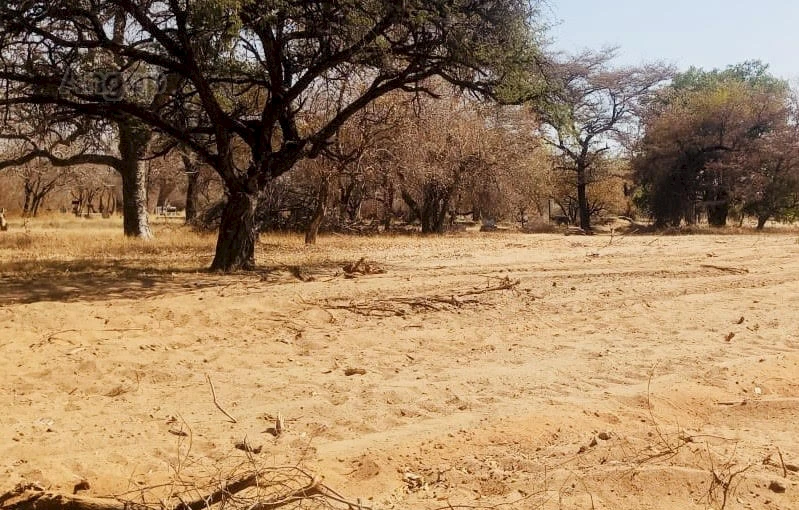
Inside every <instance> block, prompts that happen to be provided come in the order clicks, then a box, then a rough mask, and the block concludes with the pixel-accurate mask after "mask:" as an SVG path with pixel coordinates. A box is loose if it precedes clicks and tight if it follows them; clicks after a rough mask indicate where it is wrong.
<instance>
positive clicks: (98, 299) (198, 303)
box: [0, 219, 799, 509]
mask: <svg viewBox="0 0 799 510" xmlns="http://www.w3.org/2000/svg"><path fill="white" fill-rule="evenodd" d="M156 230H157V234H158V240H156V241H155V242H152V243H140V242H135V241H126V240H122V239H121V238H120V236H119V233H118V232H119V225H118V224H117V223H115V222H103V221H95V222H90V223H88V222H83V221H79V220H62V219H53V220H41V221H37V222H35V223H33V224H31V225H28V227H27V230H26V229H25V228H23V227H22V225H20V224H14V223H12V231H11V232H8V233H4V234H2V235H0V278H1V279H0V299H2V303H3V304H2V305H0V340H1V341H0V406H2V408H3V409H4V413H2V415H1V416H0V481H2V484H0V492H2V491H3V490H8V489H10V488H11V487H13V486H14V484H16V483H18V482H21V481H29V482H30V481H38V482H40V483H41V484H43V485H45V486H49V487H50V488H52V489H54V490H58V491H62V492H66V493H71V492H72V489H73V486H74V485H75V484H76V483H78V482H80V481H82V480H86V481H87V482H88V483H89V485H90V489H89V490H88V492H86V493H85V494H90V495H95V496H98V495H108V494H119V493H122V492H125V491H129V490H133V489H141V488H147V487H154V486H157V485H158V484H160V483H162V482H164V481H166V480H170V479H173V478H174V477H175V472H174V470H175V469H179V470H180V476H181V477H182V478H184V479H190V478H191V476H193V475H197V474H202V473H207V472H208V470H210V469H213V468H214V467H215V466H224V465H229V464H233V463H235V462H237V460H236V459H240V458H242V457H244V456H245V454H244V453H243V452H242V451H240V450H238V449H236V448H235V445H236V443H239V442H241V441H243V440H244V439H245V438H246V441H247V442H248V444H249V445H251V446H252V447H260V448H261V449H260V453H257V454H252V455H253V456H254V458H257V459H258V462H261V463H263V464H265V465H281V464H294V463H301V464H302V465H303V466H305V467H307V468H308V469H309V470H312V471H314V472H317V473H320V474H323V475H324V477H325V482H326V483H327V484H328V485H330V486H332V487H335V488H337V489H338V490H340V491H341V492H342V493H343V494H344V495H346V496H347V497H348V498H352V499H355V498H357V497H361V498H363V501H364V502H365V503H367V504H368V505H370V506H373V507H374V508H381V509H382V508H397V509H410V508H413V509H416V508H420V509H428V508H450V507H449V506H448V505H450V504H451V505H452V508H476V507H491V506H492V505H493V506H495V507H498V508H505V509H508V508H552V509H554V508H586V509H588V508H597V509H601V508H604V509H643V508H657V509H676V508H679V509H692V508H696V509H704V508H721V507H722V506H724V507H726V508H730V509H732V508H757V509H761V508H783V509H789V508H799V474H798V473H797V472H796V470H797V467H796V466H797V465H798V464H799V433H797V423H799V386H797V384H796V381H797V376H798V375H799V322H797V320H796V313H797V310H796V306H797V303H799V283H797V277H799V241H798V240H799V235H797V234H796V233H795V232H794V233H790V232H788V233H771V234H766V235H695V236H683V237H670V236H663V237H658V236H640V237H631V236H628V237H623V238H619V237H616V238H614V239H613V242H612V243H610V237H609V236H606V235H603V236H595V237H591V238H588V237H567V236H563V235H554V234H550V235H520V234H496V235H492V234H477V233H467V234H461V235H457V236H451V237H441V238H419V237H393V238H388V237H379V238H347V237H325V238H323V239H322V240H321V242H320V245H319V246H316V247H311V248H308V247H305V246H303V245H302V243H301V240H300V238H299V237H294V236H264V237H262V239H261V244H260V246H259V248H258V254H259V262H260V263H261V264H262V265H263V266H264V268H269V270H264V271H263V272H261V273H257V274H255V273H251V274H239V275H232V276H218V275H212V274H208V273H206V272H204V271H203V268H204V267H205V266H206V265H207V264H208V262H209V260H210V257H211V255H212V252H213V242H214V238H213V237H203V236H198V235H196V234H194V233H191V232H189V231H186V230H184V229H182V228H180V227H178V226H176V225H174V226H173V225H168V224H166V225H165V224H160V225H157V229H156ZM362 256H366V257H367V258H368V259H369V260H370V261H373V262H374V263H375V264H377V265H378V266H379V267H380V268H382V269H384V270H385V271H386V272H385V273H382V274H371V275H359V276H357V277H355V278H345V277H344V276H343V275H342V270H341V268H342V266H343V265H345V264H347V263H351V262H353V261H355V260H357V259H359V258H360V257H362ZM505 278H510V280H503V279H505ZM517 279H518V280H519V284H518V285H515V286H513V288H512V289H508V290H494V291H490V290H489V291H486V289H491V288H495V287H502V286H505V285H503V283H502V282H503V281H510V282H511V283H513V282H515V280H517ZM303 280H307V281H303ZM453 296H454V299H453ZM347 369H363V371H365V373H363V374H356V375H351V376H348V375H345V371H346V370H347ZM207 376H208V377H210V378H211V380H212V381H213V384H214V387H215V390H216V396H217V398H218V401H219V404H220V405H221V406H222V408H223V409H225V410H226V411H227V412H228V413H229V414H230V415H232V416H233V417H234V418H235V419H236V420H237V421H236V423H231V422H230V421H229V420H228V419H227V418H226V417H225V415H224V414H222V412H220V410H218V409H217V408H216V407H215V406H214V403H213V399H212V396H211V391H210V387H209V384H208V380H207V379H206V377H207ZM278 413H281V415H282V416H283V417H284V423H285V425H286V431H285V432H284V433H283V434H282V435H280V437H278V438H275V437H273V435H272V434H270V433H269V432H274V431H270V430H269V429H270V428H271V427H273V426H274V423H275V417H276V416H277V415H278ZM182 434H187V435H182ZM783 489H784V492H781V491H782V490H783ZM165 490H169V488H167V489H165ZM725 494H726V500H725ZM458 504H469V505H472V506H469V507H459V506H457V505H458ZM500 504H506V505H505V506H497V505H500Z"/></svg>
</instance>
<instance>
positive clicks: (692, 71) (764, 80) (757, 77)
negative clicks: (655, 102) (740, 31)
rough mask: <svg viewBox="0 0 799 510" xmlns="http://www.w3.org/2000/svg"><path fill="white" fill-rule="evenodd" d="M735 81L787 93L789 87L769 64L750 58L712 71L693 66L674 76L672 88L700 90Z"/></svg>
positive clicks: (773, 91)
mask: <svg viewBox="0 0 799 510" xmlns="http://www.w3.org/2000/svg"><path fill="white" fill-rule="evenodd" d="M734 83H737V84H743V85H746V86H748V87H752V88H755V89H759V90H762V91H766V92H771V93H785V92H787V91H788V89H789V86H788V83H787V82H786V81H785V80H782V79H779V78H777V77H775V76H774V75H772V74H771V73H769V65H768V64H766V63H764V62H761V61H760V60H749V61H746V62H742V63H740V64H735V65H730V66H727V68H726V69H712V70H710V71H705V70H704V69H702V68H698V67H691V68H689V69H688V70H687V71H684V72H682V73H679V74H677V75H676V76H675V77H674V80H672V83H671V89H672V90H674V91H679V92H698V91H701V90H712V89H718V88H723V87H725V86H727V85H730V84H734Z"/></svg>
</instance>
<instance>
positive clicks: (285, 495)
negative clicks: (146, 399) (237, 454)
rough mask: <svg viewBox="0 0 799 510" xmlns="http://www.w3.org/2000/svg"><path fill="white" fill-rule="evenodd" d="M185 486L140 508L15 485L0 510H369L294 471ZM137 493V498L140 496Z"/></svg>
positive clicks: (123, 499) (122, 499)
mask: <svg viewBox="0 0 799 510" xmlns="http://www.w3.org/2000/svg"><path fill="white" fill-rule="evenodd" d="M199 490H200V487H197V486H193V487H186V486H184V490H183V493H182V494H181V493H178V492H177V491H176V492H175V493H173V494H171V495H170V499H169V500H166V501H164V500H158V499H153V500H152V501H145V500H144V499H143V500H142V501H141V502H137V501H133V500H132V499H128V497H130V496H132V495H133V493H128V494H126V495H119V496H111V497H104V498H98V497H88V496H76V495H67V494H59V493H55V492H50V491H46V490H44V489H43V488H42V487H40V486H38V485H35V484H25V485H22V484H21V485H18V486H17V487H15V488H14V489H13V490H11V491H9V492H7V493H5V494H2V495H0V509H2V510H206V509H211V508H212V507H214V506H216V505H218V507H219V508H220V509H221V508H225V509H229V510H245V509H246V510H278V509H281V508H285V507H290V506H291V507H293V506H292V505H295V506H296V505H300V504H302V505H303V506H302V507H303V508H320V509H322V508H324V509H339V508H340V509H347V510H370V508H369V507H367V506H363V505H361V504H360V502H352V501H349V500H347V499H345V498H344V497H343V496H342V495H341V494H339V493H338V492H336V491H334V490H333V489H331V488H329V487H327V486H326V485H324V484H323V483H322V480H321V478H320V477H318V476H315V475H313V474H312V473H310V472H308V471H306V470H304V469H302V468H300V467H296V466H287V467H274V468H259V469H253V468H251V469H249V470H248V471H247V472H246V473H245V474H244V475H241V476H239V477H237V478H235V479H232V480H226V479H220V480H219V481H217V482H216V483H215V484H212V485H209V486H208V487H205V490H206V492H205V493H204V494H202V495H200V496H199V497H194V498H190V497H187V496H188V495H190V494H196V493H198V491H199ZM140 493H141V492H140V491H136V494H140Z"/></svg>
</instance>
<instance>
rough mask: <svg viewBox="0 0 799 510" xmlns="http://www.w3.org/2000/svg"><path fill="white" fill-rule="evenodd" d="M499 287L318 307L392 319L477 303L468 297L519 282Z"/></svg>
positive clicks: (508, 281) (505, 280)
mask: <svg viewBox="0 0 799 510" xmlns="http://www.w3.org/2000/svg"><path fill="white" fill-rule="evenodd" d="M500 282H501V283H500V284H499V285H495V286H493V287H487V288H484V289H474V290H468V291H464V292H461V293H460V294H452V295H450V296H418V297H404V296H397V297H392V298H386V299H378V300H375V301H371V302H361V303H348V304H331V303H328V304H324V305H320V306H322V307H323V308H325V309H328V310H347V311H349V312H353V313H357V314H360V315H366V316H380V317H392V316H402V315H405V313H406V312H407V308H410V309H418V308H422V309H425V310H430V311H434V312H439V311H442V310H444V309H446V308H447V307H454V308H460V307H461V306H463V305H464V304H469V303H478V302H479V301H478V300H476V299H468V298H470V297H474V296H478V295H482V294H488V293H490V292H499V291H503V290H513V289H515V288H516V287H518V286H519V284H520V283H521V280H511V279H510V278H508V277H505V278H503V279H502V280H500Z"/></svg>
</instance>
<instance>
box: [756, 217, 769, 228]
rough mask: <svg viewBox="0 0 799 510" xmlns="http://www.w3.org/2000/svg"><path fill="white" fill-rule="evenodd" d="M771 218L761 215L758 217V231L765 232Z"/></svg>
mask: <svg viewBox="0 0 799 510" xmlns="http://www.w3.org/2000/svg"><path fill="white" fill-rule="evenodd" d="M770 217H771V215H770V214H768V215H759V216H758V217H757V230H763V228H764V227H765V226H766V222H767V221H768V220H769V218H770Z"/></svg>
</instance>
